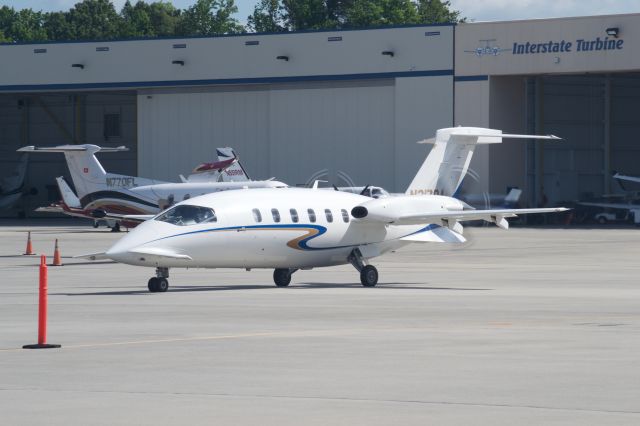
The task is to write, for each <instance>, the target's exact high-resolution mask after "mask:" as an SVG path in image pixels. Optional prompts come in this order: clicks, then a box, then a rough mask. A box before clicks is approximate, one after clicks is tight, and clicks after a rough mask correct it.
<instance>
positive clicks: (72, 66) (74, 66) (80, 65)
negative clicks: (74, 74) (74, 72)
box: [71, 64, 84, 70]
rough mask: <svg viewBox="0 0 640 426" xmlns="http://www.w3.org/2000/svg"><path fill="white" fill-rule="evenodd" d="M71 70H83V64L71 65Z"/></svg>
mask: <svg viewBox="0 0 640 426" xmlns="http://www.w3.org/2000/svg"><path fill="white" fill-rule="evenodd" d="M71 68H80V69H81V70H83V69H84V64H71Z"/></svg>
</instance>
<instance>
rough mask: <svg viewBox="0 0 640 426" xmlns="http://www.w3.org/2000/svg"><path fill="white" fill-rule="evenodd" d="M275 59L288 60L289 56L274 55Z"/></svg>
mask: <svg viewBox="0 0 640 426" xmlns="http://www.w3.org/2000/svg"><path fill="white" fill-rule="evenodd" d="M276 59H278V60H280V61H287V62H289V57H288V56H286V55H280V56H276Z"/></svg>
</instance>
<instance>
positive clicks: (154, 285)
mask: <svg viewBox="0 0 640 426" xmlns="http://www.w3.org/2000/svg"><path fill="white" fill-rule="evenodd" d="M147 287H148V288H149V291H150V292H151V293H156V292H157V291H158V278H156V277H153V278H149V282H148V283H147Z"/></svg>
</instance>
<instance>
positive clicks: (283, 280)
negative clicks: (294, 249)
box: [273, 268, 297, 287]
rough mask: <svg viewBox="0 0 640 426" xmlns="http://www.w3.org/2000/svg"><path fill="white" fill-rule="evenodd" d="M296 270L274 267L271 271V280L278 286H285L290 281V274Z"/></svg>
mask: <svg viewBox="0 0 640 426" xmlns="http://www.w3.org/2000/svg"><path fill="white" fill-rule="evenodd" d="M295 271H297V269H281V268H278V269H275V270H274V271H273V282H274V283H276V285H277V286H278V287H286V286H288V285H289V283H291V275H292V274H293V273H294V272H295Z"/></svg>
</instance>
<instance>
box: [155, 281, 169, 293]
mask: <svg viewBox="0 0 640 426" xmlns="http://www.w3.org/2000/svg"><path fill="white" fill-rule="evenodd" d="M156 282H157V283H158V284H157V285H156V291H157V292H160V293H164V292H165V291H167V290H169V280H167V279H166V278H156Z"/></svg>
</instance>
